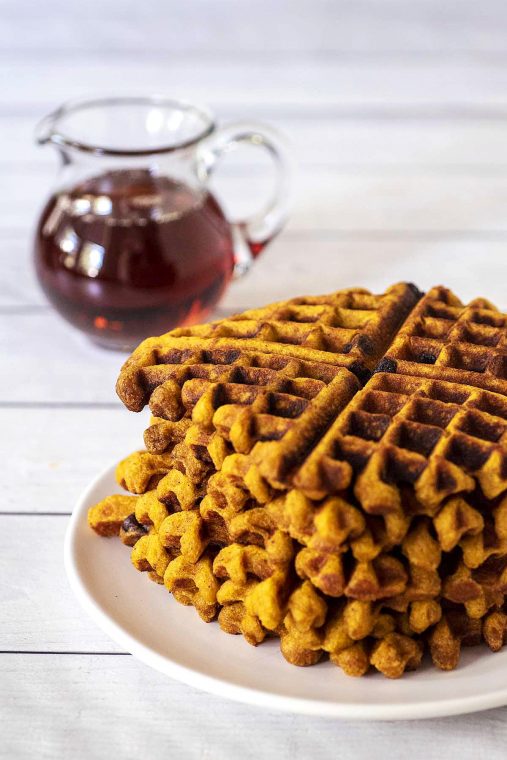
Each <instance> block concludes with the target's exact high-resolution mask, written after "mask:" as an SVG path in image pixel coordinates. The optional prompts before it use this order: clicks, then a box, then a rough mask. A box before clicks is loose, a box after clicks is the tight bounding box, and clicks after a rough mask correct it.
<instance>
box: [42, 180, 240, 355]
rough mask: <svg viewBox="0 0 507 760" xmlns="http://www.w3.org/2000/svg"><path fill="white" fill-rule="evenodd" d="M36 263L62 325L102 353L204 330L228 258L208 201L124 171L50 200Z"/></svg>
mask: <svg viewBox="0 0 507 760" xmlns="http://www.w3.org/2000/svg"><path fill="white" fill-rule="evenodd" d="M35 262H36V269H37V274H38V277H39V281H40V283H41V285H42V287H43V289H44V291H45V293H46V295H47V297H48V298H49V300H50V301H51V303H52V304H53V305H54V306H55V308H56V309H57V310H58V311H59V312H60V313H61V314H62V315H63V316H64V317H65V318H66V319H67V320H68V321H69V322H71V323H72V324H73V325H75V326H76V327H79V328H80V329H81V330H83V331H85V332H86V333H88V334H89V335H90V336H92V337H93V338H94V339H95V340H96V341H98V342H100V343H101V344H103V345H105V346H108V347H111V348H124V349H131V348H132V347H133V346H135V345H137V343H139V342H140V341H141V340H142V339H143V338H145V337H147V336H149V335H160V334H162V333H164V332H167V331H168V330H170V329H172V328H173V327H176V326H177V325H182V324H193V323H196V322H200V321H202V320H204V319H205V318H206V316H207V315H208V314H209V313H210V311H211V310H212V309H213V307H214V306H215V304H216V303H217V301H218V300H219V299H220V297H221V296H222V294H223V292H224V290H225V288H226V287H227V285H228V283H229V281H230V279H231V276H232V273H233V267H234V251H233V242H232V235H231V227H230V225H229V223H228V222H227V220H226V218H225V216H224V214H223V212H222V210H221V208H220V206H219V204H218V202H217V201H216V199H215V198H214V196H213V195H212V194H211V193H209V192H208V191H206V190H205V189H203V188H199V189H198V190H194V189H192V188H191V187H190V186H188V185H186V184H183V183H181V182H178V181H176V180H173V179H170V178H168V177H165V176H157V175H154V174H152V173H150V171H149V170H147V169H130V170H127V169H122V170H117V171H109V172H106V173H104V174H101V175H100V176H96V177H92V178H90V179H87V180H86V181H83V182H81V183H79V184H77V185H76V186H74V188H72V189H70V190H66V191H63V192H59V193H56V194H55V195H53V196H52V197H51V198H50V200H49V201H48V203H47V205H46V207H45V209H44V211H43V213H42V215H41V218H40V221H39V224H38V227H37V232H36V240H35Z"/></svg>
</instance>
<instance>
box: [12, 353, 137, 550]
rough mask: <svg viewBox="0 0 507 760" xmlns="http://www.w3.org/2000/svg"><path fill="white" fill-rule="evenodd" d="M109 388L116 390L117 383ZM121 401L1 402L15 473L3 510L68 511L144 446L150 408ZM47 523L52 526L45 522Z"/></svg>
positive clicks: (44, 524)
mask: <svg viewBox="0 0 507 760" xmlns="http://www.w3.org/2000/svg"><path fill="white" fill-rule="evenodd" d="M119 358H120V357H117V361H118V367H119ZM106 390H107V391H108V392H109V393H110V395H112V392H113V389H112V388H108V389H103V392H104V393H105V392H106ZM117 401H118V405H117V406H116V407H113V408H103V407H102V408H93V407H91V408H79V407H78V408H75V407H71V408H61V407H60V408H59V407H58V406H56V407H53V406H48V407H46V408H37V407H34V402H32V403H31V404H30V405H29V406H27V407H23V406H22V407H21V408H19V407H15V408H5V407H4V408H1V407H0V420H1V429H2V441H4V442H5V452H4V454H3V465H4V468H5V472H7V473H9V477H8V478H6V479H5V482H4V486H3V489H2V502H1V504H0V513H2V512H55V513H57V512H61V513H67V514H68V513H70V512H71V511H72V507H73V505H74V502H75V501H76V499H77V498H78V496H79V495H80V492H81V491H82V490H83V489H84V487H85V486H86V485H87V484H88V483H89V482H90V481H91V480H92V479H93V478H94V477H95V476H96V475H97V474H98V473H99V472H100V471H101V470H103V469H104V467H106V466H107V465H108V464H109V463H111V462H118V461H119V460H120V459H122V458H123V457H124V456H127V454H130V452H132V451H135V450H137V449H142V448H144V444H143V431H144V429H145V428H146V427H147V426H148V424H149V422H148V421H149V415H148V413H145V414H142V415H137V414H133V413H131V412H130V413H129V412H128V411H127V410H126V409H125V408H124V407H123V406H122V405H120V402H119V400H117ZM55 402H56V403H58V402H57V401H56V399H55ZM20 484H23V486H22V487H20ZM118 492H120V488H118ZM43 527H47V524H46V523H44V522H43V523H42V525H41V528H43ZM18 548H19V547H18Z"/></svg>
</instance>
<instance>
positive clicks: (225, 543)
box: [89, 284, 507, 678]
mask: <svg viewBox="0 0 507 760" xmlns="http://www.w3.org/2000/svg"><path fill="white" fill-rule="evenodd" d="M117 391H118V394H119V396H120V398H121V399H122V401H123V402H124V403H125V405H126V406H127V407H128V408H129V409H130V410H132V411H135V412H139V411H141V410H142V409H143V408H144V407H145V406H146V405H148V406H149V408H150V410H151V413H152V415H153V416H152V418H151V424H150V426H149V427H148V429H147V430H146V432H145V434H144V442H145V450H143V451H139V452H136V453H134V454H132V455H130V456H129V457H127V459H125V460H124V461H122V462H121V463H120V464H119V465H118V468H117V480H118V482H119V484H120V485H121V486H122V488H124V489H125V490H126V491H128V492H130V495H113V496H110V497H108V498H107V499H105V500H104V501H102V502H100V503H99V504H97V505H96V506H94V507H92V508H91V510H90V513H89V521H90V525H91V526H92V527H93V528H94V529H95V530H96V531H97V532H98V533H99V534H101V535H106V536H109V535H119V536H120V538H121V540H122V541H123V542H124V543H125V544H127V545H129V546H131V547H132V562H133V564H134V566H135V567H136V568H137V569H138V570H140V571H146V572H147V574H148V575H149V577H150V578H151V579H152V580H154V581H156V582H158V583H163V584H164V585H165V586H166V587H167V589H168V590H169V591H170V592H172V594H173V596H174V598H175V599H176V600H177V601H179V602H181V603H183V604H187V605H193V606H194V607H195V609H196V610H197V612H198V613H199V615H200V616H201V618H203V620H205V621H211V620H214V619H215V618H218V623H219V624H220V627H221V628H222V629H223V630H224V631H226V632H227V633H233V634H242V635H243V636H244V637H245V639H246V640H247V641H248V642H249V643H251V644H253V645H257V644H260V643H261V642H262V641H263V640H264V639H265V638H266V637H267V636H271V637H273V636H276V637H278V638H279V640H280V647H281V651H282V653H283V655H284V657H285V658H286V659H287V660H288V661H289V662H290V663H293V664H295V665H312V664H315V663H316V662H318V661H319V660H320V659H321V658H322V657H324V656H326V657H329V658H330V659H331V661H332V662H333V663H335V664H337V665H338V666H339V667H341V668H342V669H343V670H344V671H345V672H346V673H347V674H350V675H356V676H358V675H363V674H365V673H366V672H367V671H368V670H369V669H370V668H371V667H372V666H373V667H374V668H376V669H377V670H379V671H380V672H382V673H383V674H384V675H386V676H388V677H391V678H396V677H399V676H401V675H402V674H403V672H404V671H406V670H413V669H415V668H417V666H418V665H419V663H420V662H421V658H422V656H423V654H424V652H425V651H428V652H429V653H430V655H431V658H432V660H433V662H434V663H435V665H437V666H438V667H440V668H442V669H444V670H448V669H452V668H454V667H455V666H456V665H457V663H458V659H459V656H460V650H461V647H462V646H468V645H475V644H479V643H481V642H483V641H484V642H485V643H486V644H487V645H488V646H489V647H490V648H491V649H492V650H493V651H496V650H498V649H500V647H501V646H502V645H503V643H504V641H505V640H506V638H507V605H506V604H505V594H506V593H507V315H504V314H501V313H500V312H499V311H498V310H497V309H496V308H495V307H494V306H493V305H492V304H490V303H489V302H488V301H486V300H484V299H476V300H475V301H472V302H471V303H470V304H468V305H467V306H465V305H463V304H462V303H461V302H460V301H459V300H458V298H457V297H456V296H455V295H453V294H452V293H451V292H450V291H449V290H447V289H445V288H443V287H436V288H433V289H432V290H430V291H429V292H428V293H427V294H426V295H424V296H422V294H421V293H419V291H418V290H417V289H416V288H415V287H414V286H412V285H406V284H399V285H395V286H393V287H391V288H389V289H388V290H387V291H386V293H384V294H383V295H372V294H371V293H369V292H368V291H366V290H363V289H351V290H345V291H340V292H337V293H333V294H331V295H329V296H319V297H307V298H296V299H293V300H291V301H287V302H283V303H277V304H274V305H271V306H268V307H265V308H261V309H255V310H251V311H247V312H244V313H243V314H240V315H237V316H234V317H232V318H228V319H225V320H222V321H220V322H215V323H213V324H208V325H200V326H194V327H185V328H180V329H177V330H173V331H172V332H170V333H168V334H166V335H163V336H161V337H159V338H150V339H148V340H146V341H144V342H143V343H142V344H141V345H140V346H139V348H138V349H137V350H136V351H135V352H134V353H133V354H132V356H131V357H130V358H129V359H128V360H127V362H126V363H125V365H124V366H123V368H122V370H121V374H120V377H119V380H118V384H117Z"/></svg>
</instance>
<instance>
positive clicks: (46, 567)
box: [0, 477, 121, 715]
mask: <svg viewBox="0 0 507 760" xmlns="http://www.w3.org/2000/svg"><path fill="white" fill-rule="evenodd" d="M77 482H79V477H78V478H76V480H75V483H77ZM73 496H74V494H73ZM50 505H51V499H49V500H48V501H47V503H46V507H49V506H50ZM67 522H68V518H67V517H64V516H60V517H49V516H45V517H43V516H38V517H29V516H11V515H0V524H1V526H2V530H1V531H0V546H1V552H0V556H1V560H0V566H1V568H2V574H1V576H0V605H1V607H2V615H0V651H17V652H22V651H41V650H42V651H44V652H76V651H77V652H120V651H121V649H120V648H119V647H118V646H117V645H116V644H115V643H114V642H112V641H111V640H110V639H109V637H108V636H106V635H105V634H104V633H102V631H101V630H100V629H99V628H98V627H97V626H96V625H95V624H94V623H93V622H92V621H91V620H90V619H89V618H88V617H87V616H86V615H85V613H84V612H82V610H81V608H80V606H79V604H78V602H77V600H76V599H75V598H74V596H73V594H72V592H71V590H70V587H69V584H68V582H67V578H66V576H65V572H64V569H63V557H62V551H63V549H62V547H63V538H64V535H65V529H66V527H67ZM1 656H2V655H1V654H0V657H1ZM0 669H2V670H3V668H2V666H1V665H0ZM2 692H3V689H0V693H2ZM0 698H1V697H0ZM0 714H2V715H3V710H2V709H1V708H0Z"/></svg>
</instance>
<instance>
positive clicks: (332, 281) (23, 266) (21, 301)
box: [0, 230, 507, 400]
mask: <svg viewBox="0 0 507 760" xmlns="http://www.w3.org/2000/svg"><path fill="white" fill-rule="evenodd" d="M506 247H507V233H503V234H502V233H491V234H487V233H484V234H481V233H478V234H470V233H466V232H465V233H446V232H445V231H443V232H431V231H424V230H415V231H413V233H410V232H403V231H392V232H388V231H387V232H383V233H382V232H379V231H373V232H371V233H368V232H367V231H364V232H363V231H361V230H357V231H352V232H344V233H342V234H340V233H339V232H332V231H331V232H329V233H325V232H319V231H318V230H316V231H309V232H308V233H305V234H303V233H297V232H295V233H291V232H289V231H287V232H284V233H282V235H281V236H280V237H279V238H277V239H276V240H275V241H274V242H273V243H272V244H271V245H270V246H268V248H267V249H266V251H265V252H264V253H263V254H262V256H261V257H260V258H259V259H258V260H257V262H256V263H255V264H254V266H253V267H252V269H251V271H250V272H249V274H248V275H247V276H246V277H244V278H243V279H241V280H238V281H236V282H234V283H232V285H231V286H230V288H229V290H228V292H227V293H226V295H225V298H224V299H223V301H222V302H221V307H222V308H223V310H224V311H225V312H230V311H241V310H242V309H245V308H247V307H249V306H252V305H254V304H262V303H268V302H270V301H275V300H280V299H284V298H290V297H292V296H294V295H297V294H301V293H303V292H307V293H319V292H323V291H326V290H331V289H333V288H335V289H338V288H340V287H348V286H351V285H356V284H361V285H364V286H365V287H368V288H373V289H380V288H383V287H385V286H387V285H389V284H391V283H392V282H395V281H397V280H413V281H414V282H416V283H418V285H419V286H420V287H421V288H427V287H430V286H431V285H432V284H434V281H435V280H436V279H438V280H439V281H442V282H445V283H447V284H448V285H449V286H452V287H453V288H455V289H456V291H457V292H458V293H459V294H460V295H461V296H462V298H464V299H469V298H473V297H474V296H475V295H477V293H479V292H481V293H484V294H485V295H488V296H489V297H490V298H491V299H492V300H493V301H495V302H496V303H498V304H499V306H502V305H504V306H507V298H506V294H505V286H504V281H505V271H506V264H505V255H506V253H505V252H506ZM316 262H318V266H316ZM0 268H1V271H2V274H3V276H2V279H1V280H0V310H3V311H4V312H5V311H6V310H8V311H10V312H12V313H13V315H14V314H22V313H23V312H24V311H25V310H26V311H27V314H26V316H27V317H28V316H29V315H30V314H32V315H34V316H35V315H36V314H38V312H36V311H34V309H37V308H39V309H40V308H44V306H45V305H46V304H47V302H46V299H45V296H44V294H43V293H42V291H41V290H40V289H39V287H38V285H37V283H36V281H35V276H34V273H33V266H32V260H31V241H30V240H29V239H27V236H26V235H24V234H19V235H11V236H5V237H4V238H2V241H1V245H0ZM27 324H28V323H27ZM9 329H10V328H9ZM1 331H2V327H1V325H0V332H1ZM29 332H30V329H29ZM25 340H26V338H25ZM74 343H75V341H74V340H72V344H73V345H74ZM102 355H103V354H101V356H102ZM0 400H1V397H0Z"/></svg>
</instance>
